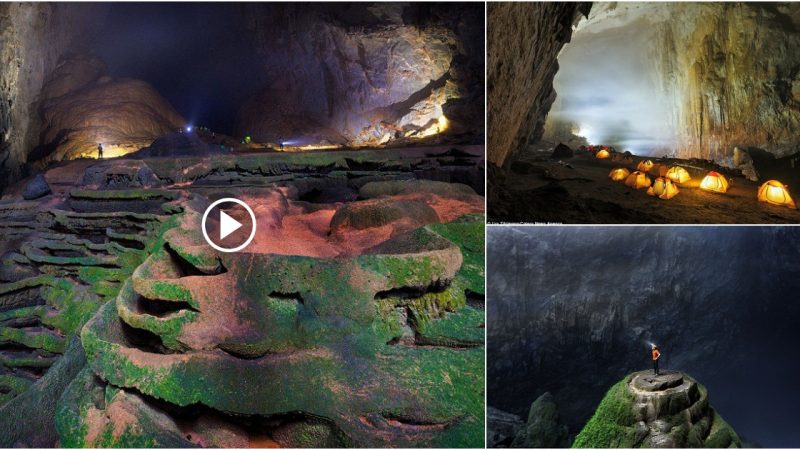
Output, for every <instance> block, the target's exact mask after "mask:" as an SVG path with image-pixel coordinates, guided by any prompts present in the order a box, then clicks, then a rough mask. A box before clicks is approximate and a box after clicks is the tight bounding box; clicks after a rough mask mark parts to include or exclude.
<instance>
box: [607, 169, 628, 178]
mask: <svg viewBox="0 0 800 450" xmlns="http://www.w3.org/2000/svg"><path fill="white" fill-rule="evenodd" d="M630 174H631V172H630V171H629V170H628V169H626V168H624V167H617V168H616V169H611V172H609V173H608V178H611V180H613V181H622V180H624V179H625V178H628V175H630Z"/></svg>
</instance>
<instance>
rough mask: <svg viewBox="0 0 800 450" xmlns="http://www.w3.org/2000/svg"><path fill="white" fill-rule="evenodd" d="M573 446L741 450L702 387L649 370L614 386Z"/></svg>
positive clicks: (681, 377) (676, 374) (681, 376)
mask: <svg viewBox="0 0 800 450" xmlns="http://www.w3.org/2000/svg"><path fill="white" fill-rule="evenodd" d="M574 446H575V447H628V448H633V447H646V448H675V447H684V448H685V447H714V448H726V447H741V446H742V442H741V440H740V439H739V437H738V436H737V435H736V432H735V431H733V429H732V428H731V427H730V425H728V424H727V423H726V422H725V421H724V420H723V419H722V417H720V415H719V414H718V413H717V412H716V411H714V409H713V408H712V407H711V406H710V405H709V401H708V392H707V390H706V388H705V387H704V386H702V385H701V384H699V383H697V382H696V381H695V380H694V379H693V378H691V377H689V376H688V375H686V374H684V373H679V372H669V371H664V372H663V373H662V374H661V375H659V376H656V375H654V374H653V373H652V372H651V371H645V372H637V373H634V374H631V375H628V376H627V377H625V379H623V380H622V381H620V382H619V383H617V384H616V385H614V386H613V387H612V388H611V389H610V390H609V391H608V393H607V394H606V396H605V398H603V400H602V401H601V402H600V405H599V406H598V408H597V410H596V411H595V413H594V415H593V416H592V418H591V419H590V420H589V422H588V423H587V424H586V426H585V427H584V428H583V430H581V432H580V433H579V434H578V436H577V437H576V438H575V443H574Z"/></svg>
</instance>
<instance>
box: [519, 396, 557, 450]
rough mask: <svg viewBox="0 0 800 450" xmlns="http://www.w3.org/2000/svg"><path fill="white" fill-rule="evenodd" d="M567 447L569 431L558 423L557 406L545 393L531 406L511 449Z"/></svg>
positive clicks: (551, 397)
mask: <svg viewBox="0 0 800 450" xmlns="http://www.w3.org/2000/svg"><path fill="white" fill-rule="evenodd" d="M568 446H569V431H568V430H567V426H566V425H563V424H561V423H560V418H559V414H558V405H556V402H555V400H554V399H553V396H552V395H551V394H550V393H549V392H545V393H544V394H542V395H541V396H540V397H539V398H537V399H536V400H535V401H534V402H533V404H532V405H531V409H530V412H529V413H528V422H527V424H526V425H525V427H524V428H522V429H521V430H519V432H518V433H517V436H516V437H515V438H514V442H513V443H512V447H525V448H557V447H568Z"/></svg>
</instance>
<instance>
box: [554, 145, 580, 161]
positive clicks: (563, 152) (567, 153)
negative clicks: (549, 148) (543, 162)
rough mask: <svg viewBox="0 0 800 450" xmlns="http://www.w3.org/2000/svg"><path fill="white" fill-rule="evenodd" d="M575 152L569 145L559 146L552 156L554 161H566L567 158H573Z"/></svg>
mask: <svg viewBox="0 0 800 450" xmlns="http://www.w3.org/2000/svg"><path fill="white" fill-rule="evenodd" d="M574 154H575V152H574V151H573V150H572V149H571V148H569V147H568V146H567V145H564V144H558V145H556V148H555V149H553V154H552V155H550V157H551V158H553V159H565V158H572V156H573V155H574Z"/></svg>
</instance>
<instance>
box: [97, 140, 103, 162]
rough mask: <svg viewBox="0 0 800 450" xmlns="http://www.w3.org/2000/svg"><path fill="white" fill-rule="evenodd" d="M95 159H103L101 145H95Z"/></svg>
mask: <svg viewBox="0 0 800 450" xmlns="http://www.w3.org/2000/svg"><path fill="white" fill-rule="evenodd" d="M97 159H103V144H102V143H100V144H97Z"/></svg>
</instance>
